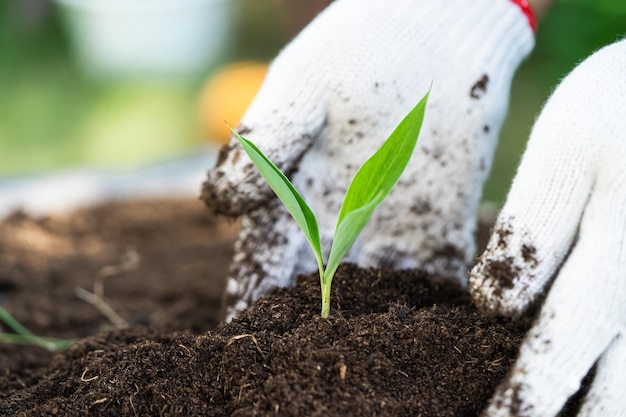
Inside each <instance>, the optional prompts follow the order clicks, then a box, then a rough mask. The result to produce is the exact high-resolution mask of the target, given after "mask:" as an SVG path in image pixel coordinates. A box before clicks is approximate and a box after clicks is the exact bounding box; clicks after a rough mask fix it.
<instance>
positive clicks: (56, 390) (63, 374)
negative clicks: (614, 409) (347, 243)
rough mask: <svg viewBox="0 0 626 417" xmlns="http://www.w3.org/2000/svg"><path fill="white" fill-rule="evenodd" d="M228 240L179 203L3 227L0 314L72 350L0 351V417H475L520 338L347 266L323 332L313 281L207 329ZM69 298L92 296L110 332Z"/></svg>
mask: <svg viewBox="0 0 626 417" xmlns="http://www.w3.org/2000/svg"><path fill="white" fill-rule="evenodd" d="M236 227H237V224H236V223H231V222H228V221H226V220H222V219H216V218H214V217H213V216H212V215H210V214H209V213H208V212H207V211H206V210H205V209H204V208H203V206H202V204H201V203H200V202H198V201H191V200H177V201H140V202H132V203H118V204H107V205H104V206H98V207H94V208H91V209H85V210H80V211H78V212H75V213H71V214H68V215H64V216H54V217H50V218H43V219H34V218H31V217H29V216H27V215H24V214H21V213H16V214H14V215H12V216H11V217H10V218H8V219H6V220H5V221H4V222H2V223H1V224H0V303H1V304H2V305H3V306H4V307H5V308H6V309H8V310H9V311H10V312H11V313H12V314H13V315H14V316H15V317H16V318H17V319H18V320H20V321H21V322H22V323H23V324H25V325H26V326H27V327H29V328H30V329H31V330H33V331H34V332H35V333H37V334H40V335H45V336H54V337H64V338H77V339H78V340H77V341H76V342H75V343H74V344H73V345H72V347H71V348H70V349H69V350H67V351H65V352H61V353H58V354H52V353H48V352H45V351H43V350H41V349H39V348H35V347H25V346H9V345H0V415H2V416H14V415H16V416H116V417H117V416H342V417H350V416H359V417H361V416H432V417H437V416H455V417H459V416H461V417H463V416H468V417H469V416H477V415H478V414H479V412H480V410H481V409H482V408H483V407H484V405H485V404H486V402H487V400H488V398H489V397H490V395H491V393H492V392H493V390H494V388H495V386H496V385H497V383H498V382H499V381H500V380H501V379H502V378H503V376H504V375H505V374H506V372H507V370H508V368H509V367H510V366H511V364H512V363H513V361H514V358H515V356H516V354H517V349H518V347H519V344H520V341H521V338H522V337H523V334H524V332H525V330H526V329H527V328H528V325H529V320H526V321H524V322H512V321H509V320H505V319H497V318H489V317H483V316H481V315H480V314H478V313H477V311H476V310H475V309H474V307H473V306H472V305H471V302H470V300H469V298H468V296H467V295H466V294H465V293H464V292H463V291H461V290H459V289H455V288H438V287H436V286H433V285H431V284H429V281H428V277H427V276H426V275H425V274H424V273H422V272H420V271H399V272H392V271H384V270H377V269H360V268H358V267H356V266H354V265H343V266H342V267H341V268H340V270H339V271H338V273H337V275H336V277H335V282H334V284H333V285H334V288H333V301H332V310H331V315H332V316H331V318H330V319H327V320H324V319H321V318H320V317H319V308H320V300H319V289H318V286H319V282H318V280H319V278H318V277H317V276H316V275H315V274H311V275H307V276H303V277H301V278H300V279H299V281H298V285H297V286H295V287H293V288H288V289H279V290H276V291H274V292H273V293H272V294H271V295H270V296H268V297H266V298H264V299H262V300H261V301H260V302H259V303H258V304H257V306H256V307H255V308H254V309H253V310H250V311H246V312H244V313H243V314H242V315H241V316H240V317H239V318H237V319H236V320H234V321H233V322H232V323H230V324H218V323H219V321H220V310H219V305H220V298H221V293H222V290H223V288H224V279H225V277H226V274H227V266H228V263H229V261H230V257H231V256H232V249H231V246H232V243H233V240H234V233H235V230H236ZM484 234H485V229H483V230H482V235H483V236H484ZM77 288H82V289H83V290H86V291H90V292H93V291H96V292H98V293H101V294H103V296H104V300H105V301H106V303H107V304H108V305H109V306H110V307H111V308H112V310H113V311H114V312H116V313H117V314H118V315H119V316H120V317H119V318H120V319H122V320H123V321H120V322H119V323H118V325H119V326H114V325H113V324H112V322H111V318H107V317H106V316H105V315H104V314H103V313H102V312H101V311H100V310H98V309H97V308H96V306H94V305H92V304H90V303H88V302H86V301H84V300H83V299H81V298H80V297H79V296H78V295H77ZM78 291H79V292H80V291H81V290H78ZM82 293H84V291H82ZM124 323H126V324H127V325H126V327H120V326H123V325H124ZM5 331H7V329H5ZM575 410H576V401H572V402H571V403H570V404H568V409H567V410H566V411H565V413H564V414H563V415H575V413H574V411H575Z"/></svg>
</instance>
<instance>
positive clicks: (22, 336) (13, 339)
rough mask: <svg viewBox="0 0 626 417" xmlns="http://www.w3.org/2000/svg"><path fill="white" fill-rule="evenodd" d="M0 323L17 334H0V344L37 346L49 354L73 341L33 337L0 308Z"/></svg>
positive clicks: (62, 348) (63, 348)
mask: <svg viewBox="0 0 626 417" xmlns="http://www.w3.org/2000/svg"><path fill="white" fill-rule="evenodd" d="M0 321H2V322H4V323H5V324H6V325H7V326H9V327H10V328H11V330H13V331H14V332H15V333H17V334H10V333H2V332H0V343H11V344H20V345H32V346H39V347H42V348H44V349H46V350H48V351H50V352H57V351H59V350H65V349H67V348H68V347H69V346H70V345H71V344H72V343H73V342H74V340H63V339H56V338H52V337H39V336H35V335H34V334H33V333H32V332H31V331H30V330H28V329H27V328H26V327H24V326H23V325H22V324H21V323H20V322H19V321H17V320H16V319H15V318H14V317H13V316H12V315H11V314H10V313H9V312H8V311H6V310H5V309H4V308H3V307H1V306H0Z"/></svg>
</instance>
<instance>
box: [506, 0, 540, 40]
mask: <svg viewBox="0 0 626 417" xmlns="http://www.w3.org/2000/svg"><path fill="white" fill-rule="evenodd" d="M511 1H512V2H513V4H515V5H516V6H518V7H519V8H520V10H521V11H522V13H524V16H526V19H527V20H528V24H529V25H530V28H531V29H532V30H533V33H537V19H536V17H535V12H534V11H533V9H532V7H530V4H529V3H528V0H511Z"/></svg>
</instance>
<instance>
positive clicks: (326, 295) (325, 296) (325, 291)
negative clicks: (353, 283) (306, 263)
mask: <svg viewBox="0 0 626 417" xmlns="http://www.w3.org/2000/svg"><path fill="white" fill-rule="evenodd" d="M328 272H329V271H324V278H323V279H322V318H323V319H327V318H328V316H329V315H330V289H331V288H332V282H333V275H335V271H330V273H328Z"/></svg>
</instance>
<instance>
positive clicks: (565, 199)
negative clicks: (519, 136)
mask: <svg viewBox="0 0 626 417" xmlns="http://www.w3.org/2000/svg"><path fill="white" fill-rule="evenodd" d="M570 251H571V252H570ZM561 264H562V265H561ZM553 276H555V278H554V282H553V283H552V286H551V287H550V278H552V277H553ZM470 291H471V292H472V295H473V297H474V299H475V301H476V302H477V304H478V305H479V306H480V307H482V308H483V309H485V310H487V311H490V312H492V313H495V314H504V315H519V314H521V313H523V312H524V311H525V310H526V309H527V308H528V307H529V305H531V304H532V303H533V302H535V301H537V300H538V299H540V298H541V296H542V295H543V293H544V292H546V291H547V292H548V295H547V298H546V299H545V302H544V304H543V306H542V309H541V312H540V315H539V317H538V319H537V322H536V323H535V324H534V326H533V327H532V329H531V330H530V331H529V333H528V335H527V336H526V339H525V341H524V342H523V344H522V347H521V349H520V356H519V358H518V360H517V362H516V363H515V365H514V367H513V369H512V370H511V372H510V374H509V376H508V377H507V379H506V381H505V382H504V383H503V384H502V385H501V386H500V387H499V388H498V390H497V392H496V395H495V397H494V398H493V399H492V401H491V403H490V405H489V408H488V409H487V410H486V412H485V414H484V415H485V416H489V417H496V416H525V417H552V416H555V415H556V414H557V413H558V412H559V410H560V409H561V407H562V406H563V404H564V403H565V402H566V400H567V399H568V398H569V397H570V396H571V395H572V394H574V393H575V392H576V391H577V390H578V388H579V387H580V384H581V381H582V379H583V377H584V376H585V375H586V374H587V372H588V371H589V370H590V369H591V368H592V367H593V366H594V364H595V365H596V372H595V377H594V380H593V383H592V386H591V388H590V391H589V392H588V393H587V395H586V396H585V398H584V400H583V406H582V409H581V411H580V413H579V415H580V416H597V417H609V416H610V417H618V416H626V396H625V395H624V389H625V387H626V40H622V41H620V42H617V43H615V44H613V45H611V46H608V47H606V48H603V49H602V50H600V51H598V52H597V53H595V54H594V55H592V56H591V57H590V58H588V59H587V60H586V61H585V62H583V63H582V64H581V65H580V66H579V67H578V68H576V69H575V70H574V71H573V72H572V73H571V74H570V75H568V76H567V77H566V78H565V79H564V80H563V82H562V83H561V85H560V86H559V87H558V88H557V89H556V91H555V92H554V94H553V96H552V97H551V98H550V100H549V101H548V103H547V104H546V106H545V108H544V109H543V111H542V113H541V116H540V117H539V118H538V119H537V122H536V124H535V127H534V128H533V132H532V134H531V136H530V140H529V142H528V148H527V150H526V152H525V154H524V158H523V159H522V163H521V165H520V167H519V170H518V173H517V176H516V177H515V181H514V182H513V186H512V187H511V191H510V193H509V196H508V197H507V201H506V204H505V206H504V207H503V209H502V212H501V213H500V216H499V218H498V221H497V222H496V226H495V228H494V234H493V236H492V237H491V240H490V242H489V245H488V247H487V250H486V251H485V253H484V254H483V255H482V257H481V258H480V261H479V262H478V264H477V265H476V267H475V268H474V269H473V270H472V274H471V277H470Z"/></svg>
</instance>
